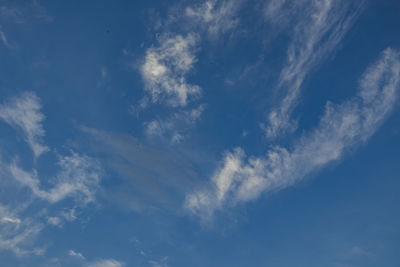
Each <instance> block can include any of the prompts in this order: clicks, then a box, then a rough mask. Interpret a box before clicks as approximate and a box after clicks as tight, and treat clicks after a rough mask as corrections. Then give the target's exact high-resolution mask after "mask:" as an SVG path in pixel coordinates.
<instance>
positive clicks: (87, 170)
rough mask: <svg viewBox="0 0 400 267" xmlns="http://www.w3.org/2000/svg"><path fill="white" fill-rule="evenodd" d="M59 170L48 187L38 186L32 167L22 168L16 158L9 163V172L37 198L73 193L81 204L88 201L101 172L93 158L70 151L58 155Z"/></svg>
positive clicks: (57, 198) (51, 199) (59, 197)
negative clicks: (30, 170) (51, 184)
mask: <svg viewBox="0 0 400 267" xmlns="http://www.w3.org/2000/svg"><path fill="white" fill-rule="evenodd" d="M58 165H59V167H60V171H59V173H58V174H57V175H56V177H55V178H54V181H53V182H54V186H53V187H52V188H51V189H48V190H46V189H42V188H41V187H40V179H39V177H38V174H37V172H36V171H32V172H27V171H24V170H22V169H21V168H20V167H19V166H18V165H17V164H16V162H13V163H12V164H10V166H9V171H10V173H11V175H12V176H13V177H14V178H15V179H16V180H17V181H18V182H20V183H21V184H22V185H24V186H27V187H29V188H30V189H31V190H32V192H33V193H34V194H35V195H36V196H37V197H39V198H42V199H45V200H47V201H49V202H51V203H55V202H59V201H61V200H63V199H65V198H67V197H73V198H74V199H75V200H76V201H77V202H79V203H81V204H87V203H89V202H92V201H93V200H94V197H95V192H96V191H97V189H98V186H99V182H100V175H101V168H100V166H99V164H98V163H97V162H96V161H94V160H93V159H91V158H89V157H87V156H84V155H79V154H77V153H74V152H72V154H71V155H70V156H64V157H61V158H60V159H59V162H58Z"/></svg>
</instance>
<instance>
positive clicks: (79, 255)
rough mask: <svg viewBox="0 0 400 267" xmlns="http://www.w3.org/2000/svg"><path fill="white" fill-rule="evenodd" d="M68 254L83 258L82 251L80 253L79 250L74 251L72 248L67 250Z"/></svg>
mask: <svg viewBox="0 0 400 267" xmlns="http://www.w3.org/2000/svg"><path fill="white" fill-rule="evenodd" d="M68 255H70V256H71V257H76V258H79V259H82V260H84V259H85V256H83V255H82V253H80V252H75V251H74V250H72V249H71V250H70V251H68Z"/></svg>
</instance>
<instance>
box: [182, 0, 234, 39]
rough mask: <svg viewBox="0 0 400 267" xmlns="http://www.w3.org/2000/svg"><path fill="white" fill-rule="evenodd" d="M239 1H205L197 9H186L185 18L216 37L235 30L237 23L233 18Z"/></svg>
mask: <svg viewBox="0 0 400 267" xmlns="http://www.w3.org/2000/svg"><path fill="white" fill-rule="evenodd" d="M239 2H240V1H231V0H228V1H218V0H210V1H205V2H203V3H202V4H201V5H199V6H197V7H187V8H186V10H185V13H186V16H187V17H189V18H190V19H192V21H193V22H194V23H196V24H197V25H199V26H200V27H206V29H207V31H208V32H209V33H210V34H211V35H213V36H217V35H218V34H220V33H224V32H227V31H228V30H231V29H233V28H235V27H236V26H237V24H238V22H239V20H238V18H236V17H235V15H236V11H237V8H238V4H239Z"/></svg>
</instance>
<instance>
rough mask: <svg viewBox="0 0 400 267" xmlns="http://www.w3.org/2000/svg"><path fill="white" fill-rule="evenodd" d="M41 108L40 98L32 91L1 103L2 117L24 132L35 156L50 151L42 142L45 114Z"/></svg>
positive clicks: (0, 114) (0, 111)
mask: <svg viewBox="0 0 400 267" xmlns="http://www.w3.org/2000/svg"><path fill="white" fill-rule="evenodd" d="M40 109H41V103H40V99H39V97H37V96H36V94H34V93H32V92H25V93H23V94H22V95H20V96H19V97H14V98H10V99H8V100H7V101H6V102H4V103H3V104H1V105H0V119H2V120H3V121H5V122H6V123H8V124H9V125H11V126H12V127H14V128H16V129H17V130H19V131H21V132H22V134H23V135H24V137H25V140H26V142H27V143H28V144H29V146H30V147H31V149H32V151H33V153H34V154H35V157H39V156H40V155H41V154H42V153H45V152H47V151H49V148H48V147H47V146H46V145H44V144H43V143H42V138H43V136H44V135H45V131H44V129H43V120H44V118H45V116H44V115H43V113H42V112H41V111H40Z"/></svg>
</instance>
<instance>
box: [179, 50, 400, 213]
mask: <svg viewBox="0 0 400 267" xmlns="http://www.w3.org/2000/svg"><path fill="white" fill-rule="evenodd" d="M399 82H400V54H399V52H398V51H395V50H392V49H390V48H387V49H386V50H384V51H383V52H382V54H381V56H380V58H379V60H378V61H377V62H376V63H375V64H373V65H372V66H370V67H369V68H368V69H367V71H366V72H365V73H364V75H363V77H362V79H361V80H360V85H359V90H358V94H357V95H356V96H355V97H353V98H351V99H348V100H347V101H345V102H344V103H342V104H340V105H335V104H333V103H330V102H328V103H327V105H326V109H325V114H324V115H323V116H322V118H321V120H320V122H319V125H318V126H317V127H316V128H315V129H314V130H312V131H310V132H309V133H308V134H306V135H304V136H303V137H302V138H300V139H299V140H298V141H297V142H295V144H294V145H293V148H292V149H286V148H283V147H275V148H273V149H271V150H269V151H268V152H267V155H266V156H265V157H260V158H256V157H250V158H248V159H247V160H246V155H245V153H244V151H243V150H242V149H240V148H237V149H235V150H234V151H233V152H229V153H227V154H226V156H225V159H224V161H223V163H222V165H221V166H220V168H218V169H217V170H216V172H215V174H214V176H213V177H212V179H211V185H210V187H209V188H207V189H205V190H200V191H197V192H194V193H192V194H189V195H188V196H187V198H186V202H185V207H186V208H187V209H189V210H190V211H191V212H193V213H194V214H197V215H199V216H201V217H202V218H203V219H209V218H211V217H212V215H213V213H214V212H215V211H216V210H219V209H222V208H223V207H226V206H228V207H229V206H234V205H237V204H238V203H243V202H246V201H250V200H253V199H256V198H258V197H259V196H260V195H261V194H262V193H265V192H270V191H273V190H280V189H283V188H285V187H288V186H291V185H293V184H295V183H296V182H299V181H300V180H302V179H304V178H305V177H306V176H307V175H309V174H310V173H312V172H315V171H317V170H319V169H320V168H322V167H323V166H325V165H327V164H329V163H331V162H334V161H337V160H340V159H341V158H342V157H343V156H344V155H345V154H346V152H348V151H349V150H350V149H354V148H356V147H357V146H359V145H361V144H363V143H365V142H366V141H367V140H368V138H370V137H371V135H372V134H373V133H374V132H375V131H376V130H377V129H378V128H379V126H380V125H381V124H382V122H383V121H384V120H385V118H386V117H387V115H388V114H389V113H390V111H391V110H392V108H393V106H394V104H395V101H396V99H397V95H398V91H399Z"/></svg>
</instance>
